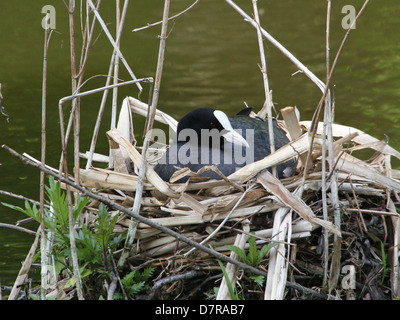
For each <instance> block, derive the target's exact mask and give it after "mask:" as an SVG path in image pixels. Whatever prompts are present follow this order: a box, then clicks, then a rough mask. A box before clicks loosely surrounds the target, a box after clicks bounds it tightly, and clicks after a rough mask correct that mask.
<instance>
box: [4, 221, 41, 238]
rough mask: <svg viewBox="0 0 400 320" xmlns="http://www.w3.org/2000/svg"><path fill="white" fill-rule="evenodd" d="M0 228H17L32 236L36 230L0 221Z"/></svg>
mask: <svg viewBox="0 0 400 320" xmlns="http://www.w3.org/2000/svg"><path fill="white" fill-rule="evenodd" d="M0 228H8V229H13V230H17V231H21V232H25V233H28V234H31V235H33V236H35V235H36V234H37V232H36V231H32V230H29V229H26V228H23V227H19V226H16V225H14V224H9V223H0Z"/></svg>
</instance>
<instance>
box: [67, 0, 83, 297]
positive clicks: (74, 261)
mask: <svg viewBox="0 0 400 320" xmlns="http://www.w3.org/2000/svg"><path fill="white" fill-rule="evenodd" d="M68 10H69V29H70V48H71V78H72V92H75V91H76V89H77V79H76V57H75V27H74V13H75V0H70V1H69V8H68ZM73 109H75V112H74V119H75V120H74V123H75V126H74V176H75V178H76V179H77V178H78V179H79V130H80V129H79V128H80V124H79V122H80V111H79V102H78V101H77V100H76V99H74V100H73ZM62 143H63V154H64V161H63V162H64V172H65V176H66V177H68V164H67V150H66V146H65V141H62ZM78 181H79V180H78ZM67 199H68V220H69V221H68V222H69V237H70V243H71V257H72V265H73V269H74V276H75V280H76V291H77V295H78V299H79V300H83V299H84V298H83V291H82V279H81V274H80V270H79V261H78V254H77V250H76V242H75V222H74V216H73V210H72V196H71V190H70V188H69V186H67Z"/></svg>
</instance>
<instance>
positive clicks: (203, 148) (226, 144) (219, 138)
mask: <svg viewBox="0 0 400 320" xmlns="http://www.w3.org/2000/svg"><path fill="white" fill-rule="evenodd" d="M251 109H252V108H246V109H244V110H242V111H241V112H239V113H238V114H236V115H234V116H232V117H230V118H228V117H227V116H226V114H225V113H224V112H222V111H219V110H214V109H211V108H200V109H196V110H193V111H191V112H189V113H188V114H187V115H185V116H184V117H183V118H182V119H181V120H180V121H179V123H178V127H177V138H176V139H175V141H174V142H173V143H172V144H171V146H170V148H169V149H168V150H167V152H166V153H165V154H164V156H163V157H162V158H161V159H160V161H159V163H158V164H157V165H156V166H155V167H154V170H155V171H156V172H157V173H158V174H159V175H160V177H161V178H162V179H163V180H165V181H169V179H170V178H171V176H172V174H173V173H174V172H175V171H177V170H179V168H185V167H187V168H189V169H190V170H191V171H193V172H197V171H198V170H200V169H201V168H202V167H204V166H205V165H216V167H217V168H218V169H219V170H220V171H221V172H222V173H223V174H224V175H225V176H229V175H230V174H232V173H233V172H235V171H237V170H238V169H240V168H242V167H244V166H245V165H247V164H249V163H252V162H255V161H258V160H261V159H263V158H264V157H266V156H267V155H269V154H270V143H269V133H268V132H269V131H268V122H267V121H264V120H262V119H259V118H252V117H250V116H249V113H250V111H251ZM273 125H274V138H275V149H276V150H277V149H279V148H280V147H282V146H284V145H286V144H287V143H289V139H288V138H287V137H286V135H285V133H284V132H283V131H282V130H281V129H280V128H278V126H277V122H276V120H274V123H273ZM295 169H296V161H295V160H294V159H291V160H288V161H286V162H285V163H282V164H279V165H278V167H277V172H278V177H279V178H280V179H282V178H285V177H289V176H291V175H292V174H293V173H294V172H295ZM269 170H270V171H271V169H269ZM200 176H203V177H210V178H212V179H221V178H220V177H219V176H218V175H217V174H216V173H215V172H212V171H209V172H204V173H202V174H201V175H200ZM187 179H188V177H184V178H181V179H180V180H178V182H185V181H186V180H187Z"/></svg>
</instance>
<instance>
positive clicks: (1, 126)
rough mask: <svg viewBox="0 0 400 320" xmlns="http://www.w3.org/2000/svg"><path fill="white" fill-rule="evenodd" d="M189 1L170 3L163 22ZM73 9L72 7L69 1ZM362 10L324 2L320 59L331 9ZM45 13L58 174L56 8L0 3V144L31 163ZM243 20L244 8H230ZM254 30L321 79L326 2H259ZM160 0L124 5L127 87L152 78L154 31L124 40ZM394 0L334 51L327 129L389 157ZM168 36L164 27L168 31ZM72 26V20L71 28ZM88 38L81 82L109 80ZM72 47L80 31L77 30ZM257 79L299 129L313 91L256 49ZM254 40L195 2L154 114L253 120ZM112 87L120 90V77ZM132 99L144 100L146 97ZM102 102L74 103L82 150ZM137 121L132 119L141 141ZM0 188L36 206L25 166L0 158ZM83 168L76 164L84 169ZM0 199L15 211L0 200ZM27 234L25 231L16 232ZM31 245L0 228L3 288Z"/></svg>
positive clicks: (214, 9) (396, 121)
mask: <svg viewBox="0 0 400 320" xmlns="http://www.w3.org/2000/svg"><path fill="white" fill-rule="evenodd" d="M102 2H103V3H102V5H101V14H102V16H103V18H104V20H105V21H106V23H108V28H109V29H110V31H111V32H112V34H113V35H114V34H115V8H114V6H115V4H114V3H115V2H114V1H102ZM192 2H193V1H183V0H181V1H177V0H172V4H171V14H175V13H177V12H180V11H181V10H183V9H184V8H186V7H187V6H188V5H189V4H191V3H192ZM77 3H78V4H79V1H77ZM362 3H363V1H360V0H347V1H339V0H337V1H333V5H332V20H331V55H332V60H333V56H334V54H335V53H336V51H337V49H338V46H339V44H340V42H341V40H342V37H343V36H344V34H345V30H344V29H343V28H342V26H341V21H342V18H343V17H344V14H342V13H341V9H342V7H343V6H344V5H347V4H351V5H354V7H355V8H356V9H357V10H358V9H359V8H360V7H361V5H362ZM47 4H52V5H54V7H55V8H56V32H54V33H53V34H52V38H51V43H50V48H49V57H48V88H47V90H48V97H47V98H48V113H47V139H48V142H47V159H48V160H47V163H48V164H49V165H51V166H55V167H57V166H58V160H59V156H60V129H59V120H58V100H59V99H60V98H62V97H64V96H67V95H69V94H70V93H71V84H70V83H71V81H70V63H69V31H68V15H67V12H66V9H65V7H64V4H63V2H62V1H49V0H47V1H41V0H40V1H39V0H35V1H27V0H18V1H4V0H3V1H0V52H1V56H0V83H2V94H3V98H4V99H3V105H4V106H5V108H6V111H7V113H8V115H9V118H10V122H9V123H8V122H7V121H6V118H5V117H4V116H3V115H0V144H7V145H8V146H10V147H12V148H14V149H16V150H17V151H19V152H21V153H22V152H26V153H29V154H30V155H32V156H34V157H35V158H37V159H40V139H41V138H40V132H41V84H42V62H43V38H44V31H43V29H42V27H41V20H42V18H43V14H42V13H41V9H42V7H43V6H44V5H47ZM237 4H239V5H240V6H241V7H242V8H243V9H244V10H245V11H246V12H247V13H249V14H251V12H252V7H251V1H250V0H246V1H243V0H241V1H237ZM258 5H259V8H260V13H261V15H260V19H261V24H262V26H263V27H264V28H265V29H266V30H267V31H268V32H270V33H271V34H272V35H273V36H274V37H275V38H276V39H277V40H278V41H280V42H281V43H282V44H283V45H284V46H285V47H286V48H287V49H288V50H289V51H291V52H292V53H293V54H294V55H295V56H296V57H297V58H298V59H299V60H300V61H302V62H303V63H304V64H305V65H306V66H307V67H308V68H309V69H310V70H311V71H312V72H314V73H315V74H316V75H317V76H318V77H319V78H320V79H321V80H324V79H325V21H326V1H315V0H301V1H300V0H297V1H295V0H287V1H272V0H259V1H258ZM162 11H163V1H160V0H158V1H155V0H153V1H148V0H147V1H146V0H138V1H132V0H131V1H130V5H129V10H128V15H127V19H126V22H125V32H124V34H123V37H122V40H121V41H122V42H121V45H122V52H123V54H124V56H125V58H126V59H127V61H128V63H129V64H130V66H131V68H132V70H133V71H134V73H135V74H136V76H137V77H149V76H152V77H154V76H155V69H156V63H157V55H158V46H159V40H158V38H157V35H158V34H159V33H160V26H158V27H153V28H149V29H146V30H143V31H140V32H136V33H132V32H131V30H132V29H134V28H137V27H141V26H144V25H146V24H147V23H151V22H155V21H158V20H160V19H161V17H162ZM399 14H400V2H399V1H396V0H387V1H370V3H369V4H368V6H367V8H366V10H365V12H364V13H363V15H362V16H361V18H360V20H359V21H358V22H357V25H356V29H355V30H353V31H352V32H351V34H350V37H349V38H348V41H347V42H346V44H345V47H344V50H343V53H342V55H341V56H340V59H339V62H338V65H337V68H336V70H335V73H334V77H333V83H334V84H336V117H335V120H336V122H338V123H341V124H345V125H350V126H353V127H357V128H359V129H361V130H364V131H366V132H368V133H369V134H371V135H373V136H375V137H377V138H380V139H385V135H387V136H388V138H389V141H390V144H391V145H392V146H393V147H395V148H397V149H400V139H399V136H398V134H397V132H398V131H399V129H400V108H398V103H399V100H400V99H399V97H400V88H399V85H400V82H399V80H400V37H399V32H398V31H399V30H400V20H399V19H398V17H399ZM170 26H172V24H170ZM77 27H79V21H78V20H77ZM95 34H96V37H97V36H98V39H97V40H96V42H95V43H94V45H93V47H92V48H91V51H90V56H89V62H88V65H87V69H86V72H85V79H88V78H91V77H93V76H94V75H104V74H107V72H108V67H109V66H108V64H109V61H110V56H111V53H112V47H111V45H110V44H109V42H108V40H107V38H106V36H105V35H104V33H101V29H100V27H99V26H98V27H97V29H96V32H95ZM77 37H78V43H79V41H80V34H79V30H78V32H77ZM264 43H265V46H266V52H267V55H268V60H267V61H268V76H269V81H270V88H271V89H272V91H273V100H274V103H275V106H276V108H277V110H279V109H281V108H283V107H285V106H288V105H292V106H294V105H295V106H297V107H298V108H299V109H300V111H301V117H302V119H310V118H311V115H312V113H313V111H314V109H315V107H316V105H317V104H318V101H319V99H320V96H321V93H320V91H319V89H318V88H317V87H316V86H315V85H314V84H313V83H312V82H311V81H310V80H309V79H308V78H306V77H305V76H304V75H302V74H296V75H292V74H293V73H295V72H296V71H297V68H296V67H295V66H294V65H293V64H292V63H291V62H290V61H289V60H288V59H287V58H286V57H284V56H283V55H282V54H281V53H280V52H279V51H278V50H277V49H276V48H275V47H273V46H272V45H271V44H270V43H268V42H267V41H265V42H264ZM258 64H259V51H258V43H257V37H256V32H255V29H254V28H253V27H251V26H250V25H249V24H248V23H246V22H245V21H243V19H242V17H241V16H239V14H238V13H236V12H235V11H234V10H233V9H232V8H231V7H230V6H228V5H227V4H226V3H225V1H223V0H201V1H200V3H199V4H198V5H197V6H196V7H194V8H193V9H192V10H191V11H190V12H188V13H186V14H185V15H184V16H182V17H181V18H179V19H178V20H176V22H175V24H174V27H173V30H172V32H171V33H170V34H169V37H168V39H167V51H166V58H165V65H164V72H163V78H162V86H161V92H160V99H159V108H160V109H161V110H163V111H166V112H167V113H169V114H170V115H172V116H174V117H175V118H177V119H179V118H180V117H181V116H182V115H184V114H185V113H187V112H188V111H190V110H192V109H194V108H198V107H217V108H220V109H222V110H224V111H226V112H227V113H228V114H233V113H235V112H237V111H239V110H240V109H241V108H243V107H244V102H246V103H247V104H248V105H250V106H253V107H254V108H255V109H256V110H258V109H259V108H260V107H261V106H262V104H263V100H264V93H263V83H262V77H261V73H260V71H259V67H258ZM120 78H121V79H123V80H130V78H129V74H128V73H127V72H126V71H125V70H124V68H123V67H121V72H120ZM104 83H105V78H104V77H101V76H100V77H96V78H93V79H92V80H90V81H89V82H88V83H87V84H86V85H85V86H84V88H83V90H89V89H92V88H96V87H100V86H103V85H104ZM144 88H145V90H144V92H143V94H142V95H141V97H142V98H143V100H144V101H147V90H148V87H147V86H146V85H144ZM126 95H131V96H134V97H137V96H138V90H137V88H136V87H134V86H130V87H127V88H122V89H120V90H119V103H120V102H121V101H122V99H123V98H124V97H125V96H126ZM100 100H101V95H100V94H97V95H94V96H90V97H85V98H83V99H82V101H81V105H82V115H81V127H82V128H81V135H80V137H81V151H86V150H88V148H89V145H90V140H91V137H92V133H93V126H94V123H95V120H96V117H97V110H98V106H99V104H100ZM110 106H111V100H110V99H109V100H108V110H107V111H106V114H105V116H104V120H103V123H102V128H101V136H100V139H99V143H98V145H97V148H96V151H97V152H100V153H106V152H107V149H108V148H107V140H106V138H105V136H104V132H105V131H106V130H107V128H108V127H109V123H110V111H109V109H110V108H109V107H110ZM142 120H143V118H140V117H136V118H135V119H134V122H135V126H136V133H141V130H142V128H143V122H142ZM0 163H1V164H2V165H1V166H0V190H6V191H9V192H14V193H17V194H22V195H24V196H26V197H29V198H33V199H38V198H39V172H38V171H37V170H36V169H33V168H29V167H26V166H24V165H23V164H22V163H20V162H19V161H18V160H16V159H15V158H13V157H11V156H10V155H9V154H8V153H7V152H5V151H4V150H0ZM83 165H84V162H83ZM0 201H5V202H9V203H14V204H18V205H22V202H21V201H18V200H14V199H12V198H10V197H6V196H3V195H0ZM23 218H25V217H24V216H23V215H21V214H19V213H17V212H15V211H11V210H8V209H7V208H5V207H3V206H0V222H3V223H15V222H16V221H18V220H20V219H23ZM24 226H25V227H29V228H33V229H34V228H36V227H37V226H36V225H35V224H33V223H31V224H28V225H24ZM32 241H33V237H32V236H30V235H26V234H23V233H20V232H18V231H12V230H8V229H0V280H1V283H2V284H3V285H11V284H12V283H13V282H14V281H15V277H16V275H17V273H18V271H19V269H20V266H21V261H23V259H24V258H25V256H26V254H27V252H28V250H29V248H30V246H31V244H32Z"/></svg>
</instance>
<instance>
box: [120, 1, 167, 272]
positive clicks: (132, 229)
mask: <svg viewBox="0 0 400 320" xmlns="http://www.w3.org/2000/svg"><path fill="white" fill-rule="evenodd" d="M169 7H170V0H165V2H164V13H163V23H162V27H161V36H160V47H159V51H158V62H157V71H156V77H155V83H154V91H153V95H152V96H150V99H151V103H149V106H150V108H149V109H148V113H147V118H146V125H145V137H144V141H143V149H142V158H141V163H140V168H139V173H138V185H137V189H136V193H135V202H134V204H133V208H132V211H133V212H134V213H135V214H137V215H139V213H140V207H141V199H142V193H143V183H144V178H145V174H146V170H147V165H148V164H147V150H148V148H149V144H150V139H151V130H152V128H153V123H154V118H155V114H156V110H157V104H158V97H159V93H160V86H161V78H162V71H163V66H164V56H165V46H166V40H167V31H168V15H169ZM137 225H138V221H136V220H134V219H131V222H130V225H129V228H128V233H127V237H126V240H125V245H124V250H123V252H122V254H121V257H120V259H119V261H118V266H119V267H121V266H122V265H124V263H125V261H126V259H127V258H128V256H129V253H130V251H131V248H132V245H133V242H134V240H135V234H136V228H137Z"/></svg>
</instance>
